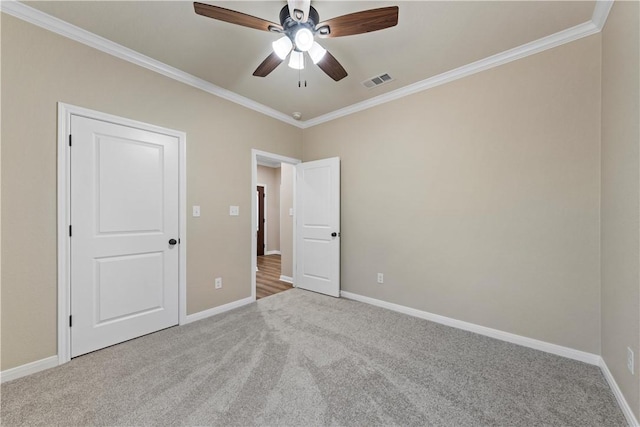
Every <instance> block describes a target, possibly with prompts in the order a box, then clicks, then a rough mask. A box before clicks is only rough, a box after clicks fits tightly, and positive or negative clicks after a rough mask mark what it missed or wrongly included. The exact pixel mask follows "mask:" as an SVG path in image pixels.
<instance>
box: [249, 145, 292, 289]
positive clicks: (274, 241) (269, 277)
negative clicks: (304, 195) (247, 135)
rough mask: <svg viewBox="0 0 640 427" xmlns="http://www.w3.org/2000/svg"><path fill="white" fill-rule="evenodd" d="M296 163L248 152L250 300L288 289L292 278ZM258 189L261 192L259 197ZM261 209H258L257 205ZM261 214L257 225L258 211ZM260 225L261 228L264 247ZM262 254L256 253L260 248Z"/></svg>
mask: <svg viewBox="0 0 640 427" xmlns="http://www.w3.org/2000/svg"><path fill="white" fill-rule="evenodd" d="M298 163H300V160H298V159H293V158H288V157H284V156H280V155H276V154H272V153H267V152H262V151H259V150H252V188H253V191H254V194H255V196H254V197H253V198H252V204H253V206H252V218H254V219H255V220H254V221H252V242H253V244H255V246H253V244H252V249H251V254H252V257H251V270H252V285H251V296H252V298H254V299H260V298H264V297H267V296H270V295H273V294H275V293H279V292H282V291H285V290H289V289H291V288H292V287H293V286H294V285H293V282H294V280H293V275H294V272H293V270H294V268H293V266H294V265H295V264H294V260H293V257H294V251H293V246H294V227H293V224H294V212H293V175H294V168H293V166H294V165H296V164H298ZM260 188H262V189H263V191H264V196H262V197H261V195H260V193H259V191H260ZM261 201H262V202H263V206H262V207H261V206H260V202H261ZM261 209H262V210H263V211H264V218H263V220H262V222H261V219H260V210H261ZM260 223H262V224H264V227H263V232H264V243H262V242H261V236H260V227H259V225H260ZM261 244H263V245H264V251H262V252H260V245H261Z"/></svg>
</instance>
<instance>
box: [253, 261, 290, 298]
mask: <svg viewBox="0 0 640 427" xmlns="http://www.w3.org/2000/svg"><path fill="white" fill-rule="evenodd" d="M292 288H293V286H292V285H291V284H290V283H287V282H283V281H282V280H280V255H261V256H259V257H258V271H256V299H260V298H264V297H268V296H269V295H274V294H277V293H278V292H283V291H288V290H289V289H292Z"/></svg>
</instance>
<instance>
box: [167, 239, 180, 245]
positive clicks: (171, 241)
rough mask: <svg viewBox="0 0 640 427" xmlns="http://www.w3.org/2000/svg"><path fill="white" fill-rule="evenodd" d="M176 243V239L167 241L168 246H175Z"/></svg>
mask: <svg viewBox="0 0 640 427" xmlns="http://www.w3.org/2000/svg"><path fill="white" fill-rule="evenodd" d="M176 243H178V241H177V240H176V239H171V240H169V244H170V245H172V246H173V245H175V244H176Z"/></svg>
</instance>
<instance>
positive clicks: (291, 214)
mask: <svg viewBox="0 0 640 427" xmlns="http://www.w3.org/2000/svg"><path fill="white" fill-rule="evenodd" d="M289 216H293V208H289Z"/></svg>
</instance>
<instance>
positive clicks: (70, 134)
mask: <svg viewBox="0 0 640 427" xmlns="http://www.w3.org/2000/svg"><path fill="white" fill-rule="evenodd" d="M69 147H71V134H69Z"/></svg>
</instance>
